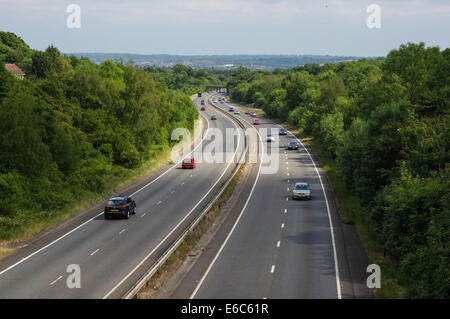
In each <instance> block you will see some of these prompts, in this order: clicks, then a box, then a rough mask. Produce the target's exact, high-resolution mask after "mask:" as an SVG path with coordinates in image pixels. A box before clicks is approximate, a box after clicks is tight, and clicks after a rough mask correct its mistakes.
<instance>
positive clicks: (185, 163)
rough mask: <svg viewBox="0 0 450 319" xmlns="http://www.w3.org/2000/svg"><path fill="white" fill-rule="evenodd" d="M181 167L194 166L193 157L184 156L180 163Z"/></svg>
mask: <svg viewBox="0 0 450 319" xmlns="http://www.w3.org/2000/svg"><path fill="white" fill-rule="evenodd" d="M181 168H195V160H194V158H193V157H191V158H185V159H184V160H183V163H181Z"/></svg>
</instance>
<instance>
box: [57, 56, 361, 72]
mask: <svg viewBox="0 0 450 319" xmlns="http://www.w3.org/2000/svg"><path fill="white" fill-rule="evenodd" d="M66 54H67V55H74V56H76V57H78V58H80V57H82V56H84V57H87V58H89V60H91V61H93V62H95V63H102V62H103V61H105V60H108V59H113V60H114V59H118V60H120V59H122V60H123V61H124V62H126V61H128V60H130V59H131V60H133V62H134V63H135V64H136V65H137V66H141V67H145V66H157V67H173V66H174V65H175V64H177V63H183V64H184V65H187V66H191V67H194V68H202V69H208V68H214V69H235V68H237V67H239V66H244V67H247V68H249V69H252V70H273V69H276V68H283V69H289V68H293V67H296V66H299V65H304V64H309V63H317V64H326V63H339V62H342V61H354V60H359V59H360V58H361V57H355V56H330V55H168V54H155V55H142V54H128V53H66Z"/></svg>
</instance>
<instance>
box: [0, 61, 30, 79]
mask: <svg viewBox="0 0 450 319" xmlns="http://www.w3.org/2000/svg"><path fill="white" fill-rule="evenodd" d="M5 69H6V70H7V71H9V72H11V73H12V74H14V75H15V76H16V77H18V78H19V79H21V80H23V79H24V78H25V72H23V71H22V70H21V69H20V68H19V67H18V66H17V65H15V64H5Z"/></svg>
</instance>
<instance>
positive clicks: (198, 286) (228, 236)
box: [189, 120, 264, 299]
mask: <svg viewBox="0 0 450 319" xmlns="http://www.w3.org/2000/svg"><path fill="white" fill-rule="evenodd" d="M244 121H245V120H244ZM246 122H247V121H246ZM247 123H248V122H247ZM255 130H256V133H257V134H258V136H259V142H260V145H261V160H260V163H259V168H258V175H257V176H256V179H255V183H254V184H253V187H252V190H251V191H250V194H249V196H248V198H247V201H246V202H245V204H244V207H243V208H242V210H241V212H240V214H239V216H238V218H237V219H236V221H235V222H234V224H233V227H232V228H231V230H230V232H229V233H228V235H227V237H226V238H225V241H224V242H223V243H222V245H221V246H220V248H219V250H218V251H217V254H216V256H214V259H213V260H212V261H211V263H210V264H209V266H208V268H207V269H206V271H205V273H204V274H203V276H202V278H201V279H200V281H199V283H198V284H197V286H196V287H195V289H194V291H193V292H192V294H191V296H190V297H189V299H194V298H195V295H196V294H197V292H198V290H199V289H200V287H201V285H202V284H203V281H204V280H205V278H206V276H208V274H209V272H210V271H211V269H212V267H213V266H214V264H215V262H216V260H217V259H218V258H219V255H220V254H221V253H222V250H223V249H224V247H225V245H226V244H227V242H228V240H229V239H230V237H231V234H233V232H234V229H235V228H236V226H237V224H238V223H239V221H240V219H241V217H242V215H243V213H244V211H245V209H246V208H247V205H248V203H249V201H250V198H251V197H252V195H253V191H254V190H255V187H256V184H257V183H258V180H259V173H260V172H261V165H262V162H263V157H264V152H263V151H264V150H263V143H262V138H261V135H260V134H259V132H258V129H256V128H255Z"/></svg>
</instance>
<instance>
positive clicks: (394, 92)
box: [229, 43, 450, 298]
mask: <svg viewBox="0 0 450 319" xmlns="http://www.w3.org/2000/svg"><path fill="white" fill-rule="evenodd" d="M229 86H230V88H231V90H232V99H233V100H235V101H239V102H244V103H251V104H253V105H254V106H256V107H260V108H262V109H263V110H264V111H265V112H266V114H268V115H269V116H271V117H274V118H278V119H280V120H282V121H284V122H288V123H290V124H291V125H293V126H295V127H296V128H298V129H299V130H300V132H301V133H303V134H305V135H307V136H311V137H313V138H314V139H315V141H316V142H318V144H319V145H321V148H323V149H325V151H326V153H327V155H328V156H329V157H331V158H332V159H333V160H334V161H335V162H336V163H337V166H338V172H339V176H340V178H341V179H343V180H344V181H345V183H346V187H347V188H348V190H349V191H351V192H353V193H355V194H357V195H358V196H359V198H360V199H361V202H362V203H363V205H364V206H365V216H364V218H365V223H366V224H367V225H369V227H370V229H371V230H372V231H373V234H374V236H375V239H376V240H377V241H378V242H379V243H380V244H381V245H382V246H383V247H384V249H385V251H386V253H387V255H388V256H389V257H391V258H392V259H394V260H396V261H397V265H398V274H399V280H400V281H401V282H402V284H403V285H405V287H407V291H406V296H407V297H422V298H437V297H439V298H449V297H450V279H449V278H450V277H449V276H448V269H449V266H450V263H449V258H450V242H449V239H450V212H449V207H450V199H449V189H450V169H449V168H450V167H449V144H450V136H449V127H450V125H449V124H450V123H449V104H450V49H445V50H442V51H441V50H440V49H439V48H437V47H425V45H424V44H423V43H420V44H412V43H409V44H407V45H402V46H400V48H398V49H396V50H392V51H391V52H390V53H389V54H388V55H387V57H386V58H384V59H377V60H365V59H362V60H360V61H356V62H342V63H339V64H327V65H323V66H319V65H315V64H310V65H305V66H301V67H296V68H294V69H291V70H275V71H274V72H261V71H255V72H251V71H250V70H248V69H246V68H239V69H237V70H235V72H234V74H233V78H232V80H231V81H230V82H229Z"/></svg>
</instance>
